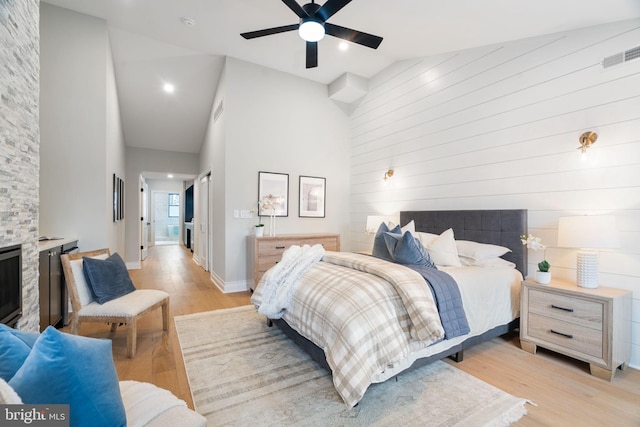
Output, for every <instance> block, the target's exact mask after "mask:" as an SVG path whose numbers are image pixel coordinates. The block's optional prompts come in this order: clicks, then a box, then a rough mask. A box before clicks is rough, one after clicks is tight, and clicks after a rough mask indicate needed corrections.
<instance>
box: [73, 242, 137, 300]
mask: <svg viewBox="0 0 640 427" xmlns="http://www.w3.org/2000/svg"><path fill="white" fill-rule="evenodd" d="M82 270H83V271H84V275H85V277H86V279H87V283H88V284H89V289H90V290H91V293H92V294H93V299H95V300H96V301H97V302H98V303H99V304H104V303H105V302H107V301H111V300H112V299H116V298H119V297H121V296H123V295H126V294H128V293H130V292H133V291H135V290H136V288H135V286H133V282H132V281H131V278H130V277H129V272H128V271H127V266H126V265H125V263H124V261H123V260H122V258H120V255H118V253H117V252H116V253H114V254H113V255H111V256H110V257H109V258H107V259H97V258H88V257H82Z"/></svg>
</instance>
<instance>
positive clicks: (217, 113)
mask: <svg viewBox="0 0 640 427" xmlns="http://www.w3.org/2000/svg"><path fill="white" fill-rule="evenodd" d="M223 112H224V99H223V100H222V101H220V104H218V106H217V107H216V108H215V110H213V121H214V122H216V121H217V120H218V118H219V117H220V116H221V115H222V113H223Z"/></svg>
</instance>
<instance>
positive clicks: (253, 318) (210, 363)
mask: <svg viewBox="0 0 640 427" xmlns="http://www.w3.org/2000/svg"><path fill="white" fill-rule="evenodd" d="M175 324H176V330H177V332H178V338H179V340H180V346H181V350H182V355H183V358H184V363H185V367H186V371H187V377H188V379H189V385H190V387H191V393H192V396H193V401H194V405H195V408H196V411H197V412H199V413H200V414H202V415H204V416H205V417H207V420H208V425H209V426H252V427H253V426H397V425H402V426H413V425H415V426H424V425H429V426H474V427H475V426H483V425H486V426H506V425H509V424H510V423H512V422H515V421H517V420H518V419H519V418H520V417H522V416H523V415H524V414H525V413H526V410H525V408H524V404H525V403H526V400H524V399H519V398H516V397H513V396H511V395H509V394H507V393H505V392H503V391H501V390H499V389H497V388H495V387H493V386H491V385H489V384H486V383H485V382H483V381H480V380H478V379H476V378H474V377H473V376H471V375H468V374H466V373H464V372H462V371H460V370H458V369H456V368H454V367H452V366H450V365H448V364H446V363H444V362H436V363H433V364H431V365H428V366H425V367H422V368H419V369H415V370H413V371H410V372H407V373H404V374H401V375H399V376H398V378H397V380H393V379H392V380H389V381H386V382H384V383H381V384H374V385H372V386H371V387H369V390H367V393H366V394H365V396H364V398H363V399H362V400H361V401H360V404H359V405H358V406H357V407H356V408H354V409H351V410H348V409H347V408H346V406H345V404H344V403H343V402H342V400H341V399H340V396H339V395H338V394H337V392H336V391H335V389H334V387H333V383H332V381H331V376H330V374H329V373H328V372H327V371H325V370H324V369H322V368H321V367H319V366H318V365H317V364H316V363H315V362H313V361H312V360H311V359H310V358H309V356H308V355H307V354H306V353H305V352H303V351H302V350H300V348H299V347H298V346H297V345H296V344H294V343H293V342H292V341H290V340H289V339H288V338H287V337H286V336H285V335H284V334H283V333H282V332H281V331H280V330H279V329H277V328H275V327H273V328H269V327H268V326H267V324H266V319H265V318H264V317H263V316H260V315H258V314H257V313H256V311H255V309H254V308H253V306H245V307H238V308H233V309H227V310H216V311H211V312H206V313H196V314H190V315H185V316H176V317H175Z"/></svg>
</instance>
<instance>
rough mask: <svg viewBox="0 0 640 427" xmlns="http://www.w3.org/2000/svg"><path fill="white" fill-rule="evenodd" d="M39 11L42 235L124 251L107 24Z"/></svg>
mask: <svg viewBox="0 0 640 427" xmlns="http://www.w3.org/2000/svg"><path fill="white" fill-rule="evenodd" d="M40 8H41V9H40V10H41V15H40V33H41V39H40V48H41V51H40V63H41V72H40V77H41V85H40V129H41V144H40V234H47V235H55V236H60V237H69V238H71V237H72V238H77V239H79V247H80V249H81V250H89V249H96V248H101V247H109V248H110V249H111V251H122V249H123V241H122V237H123V236H124V234H123V233H124V225H123V224H122V223H118V224H114V223H113V222H112V219H113V210H112V209H113V205H112V191H113V188H112V179H111V177H112V175H113V173H116V174H118V175H119V176H122V175H123V173H124V140H123V137H122V126H121V123H120V114H119V110H118V101H117V92H116V86H115V78H114V75H113V61H112V59H111V51H110V46H109V37H108V33H107V25H106V21H104V20H102V19H98V18H94V17H90V16H88V15H84V14H80V13H76V12H72V11H69V10H67V9H62V8H59V7H56V6H52V5H49V4H47V3H41V4H40Z"/></svg>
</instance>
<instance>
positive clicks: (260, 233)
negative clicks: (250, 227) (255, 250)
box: [254, 226, 264, 237]
mask: <svg viewBox="0 0 640 427" xmlns="http://www.w3.org/2000/svg"><path fill="white" fill-rule="evenodd" d="M254 228H255V230H256V231H255V233H256V237H262V236H263V235H264V226H262V227H254Z"/></svg>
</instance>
